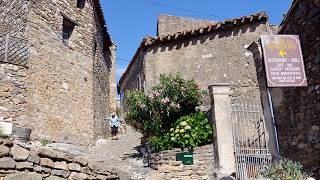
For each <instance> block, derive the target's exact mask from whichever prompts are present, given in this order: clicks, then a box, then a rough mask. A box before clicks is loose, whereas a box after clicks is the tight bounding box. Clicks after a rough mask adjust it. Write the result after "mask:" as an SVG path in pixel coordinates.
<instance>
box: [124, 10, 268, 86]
mask: <svg viewBox="0 0 320 180" xmlns="http://www.w3.org/2000/svg"><path fill="white" fill-rule="evenodd" d="M267 20H268V15H267V14H266V13H265V12H263V11H262V12H259V13H257V14H253V15H250V16H242V17H239V18H235V19H226V20H225V21H222V22H217V23H213V24H211V25H209V26H207V27H201V28H199V29H196V30H194V29H192V30H190V31H183V32H177V33H175V34H171V35H167V36H160V37H151V36H146V37H145V38H143V40H142V41H141V43H140V46H139V48H138V50H137V51H136V53H135V55H134V56H133V58H132V60H131V62H130V64H129V65H128V67H127V69H126V71H125V72H124V73H123V75H122V76H121V78H120V80H119V84H122V83H123V80H124V78H125V76H126V75H127V73H128V71H129V69H130V68H131V66H132V65H133V63H134V61H135V60H136V57H137V56H138V54H139V52H140V50H141V49H143V48H146V47H149V46H153V45H156V44H160V43H164V42H169V41H171V40H178V39H183V38H187V37H195V36H198V35H202V34H207V33H211V32H214V31H216V30H218V29H220V28H221V29H227V28H232V27H236V26H240V25H243V24H246V23H250V22H255V21H267Z"/></svg>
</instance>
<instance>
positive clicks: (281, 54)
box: [279, 50, 287, 57]
mask: <svg viewBox="0 0 320 180" xmlns="http://www.w3.org/2000/svg"><path fill="white" fill-rule="evenodd" d="M286 55H287V52H286V51H284V50H280V51H279V56H281V57H285V56H286Z"/></svg>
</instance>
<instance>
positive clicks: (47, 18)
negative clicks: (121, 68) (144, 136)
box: [0, 0, 116, 145]
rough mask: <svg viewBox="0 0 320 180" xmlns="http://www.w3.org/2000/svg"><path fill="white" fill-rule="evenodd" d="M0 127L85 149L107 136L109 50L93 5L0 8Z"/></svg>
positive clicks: (63, 2)
mask: <svg viewBox="0 0 320 180" xmlns="http://www.w3.org/2000/svg"><path fill="white" fill-rule="evenodd" d="M0 34H1V36H0V120H1V121H5V122H11V123H13V124H14V125H15V126H18V127H27V128H31V129H32V134H31V135H32V137H33V138H36V139H48V140H51V141H54V142H66V143H75V144H83V145H88V144H91V143H93V142H94V141H95V139H97V138H99V137H105V136H108V135H109V132H108V131H109V128H107V127H108V126H107V124H106V123H105V122H104V121H103V118H104V117H105V116H107V115H108V114H109V113H110V111H115V109H116V107H115V106H116V105H115V94H116V92H115V89H116V83H115V45H114V44H113V43H112V41H111V39H110V35H109V34H108V32H107V28H106V24H105V19H104V16H103V12H102V9H101V6H100V2H99V0H77V1H76V0H55V1H35V0H12V1H1V2H0Z"/></svg>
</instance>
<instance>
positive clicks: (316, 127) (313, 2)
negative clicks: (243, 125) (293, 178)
mask: <svg viewBox="0 0 320 180" xmlns="http://www.w3.org/2000/svg"><path fill="white" fill-rule="evenodd" d="M319 29H320V1H319V0H305V1H302V0H295V1H293V3H292V6H291V8H290V9H289V11H288V13H287V14H286V16H285V17H284V19H283V21H282V23H281V24H280V27H279V30H278V34H288V35H291V34H292V35H299V39H300V43H301V50H302V53H303V59H304V67H305V72H306V76H307V82H308V86H307V87H286V88H272V89H271V95H272V100H273V105H274V113H275V119H276V122H277V126H278V136H279V146H280V154H281V156H283V157H285V158H289V159H292V160H294V161H299V162H301V163H302V164H303V166H304V169H305V170H306V171H312V173H313V177H317V178H319V177H320V164H319V162H320V121H319V118H320V30H319ZM259 46H260V45H259V43H254V44H252V45H251V47H250V48H249V49H250V50H251V51H252V52H253V54H254V57H255V61H257V62H258V63H257V64H258V65H257V67H258V68H257V69H258V70H259V71H258V76H259V77H260V78H259V79H261V80H259V81H260V82H259V86H260V89H261V94H262V98H263V99H264V101H267V100H266V95H264V94H266V93H265V92H266V85H265V77H264V74H265V71H264V67H262V66H261V65H263V64H261V63H259V62H262V61H263V60H262V59H261V56H262V54H261V50H260V51H258V47H259ZM259 64H260V65H259ZM266 104H267V103H266ZM267 105H268V104H267Z"/></svg>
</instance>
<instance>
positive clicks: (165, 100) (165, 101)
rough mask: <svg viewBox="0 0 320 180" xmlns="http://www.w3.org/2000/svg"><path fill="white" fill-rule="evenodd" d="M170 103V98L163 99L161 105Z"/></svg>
mask: <svg viewBox="0 0 320 180" xmlns="http://www.w3.org/2000/svg"><path fill="white" fill-rule="evenodd" d="M169 102H170V99H169V98H168V97H165V98H164V99H161V104H167V103H169Z"/></svg>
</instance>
